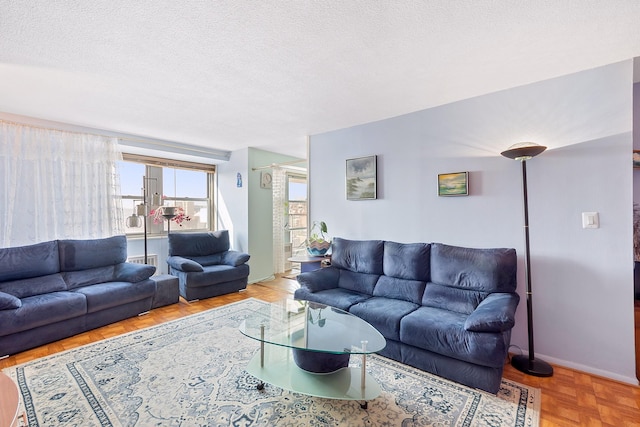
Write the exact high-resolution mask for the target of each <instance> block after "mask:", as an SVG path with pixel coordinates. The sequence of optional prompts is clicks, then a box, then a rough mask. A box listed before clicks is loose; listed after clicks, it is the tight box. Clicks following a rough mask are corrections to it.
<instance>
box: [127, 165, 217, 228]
mask: <svg viewBox="0 0 640 427" xmlns="http://www.w3.org/2000/svg"><path fill="white" fill-rule="evenodd" d="M124 157H125V160H123V161H122V162H119V171H120V188H121V192H122V204H123V208H124V216H125V219H124V220H125V227H124V228H125V232H126V234H127V236H135V235H139V234H142V233H144V222H143V221H144V218H142V219H141V220H140V221H139V222H140V224H139V226H138V224H136V222H137V221H136V220H135V219H133V220H131V219H130V218H131V216H132V215H137V214H138V213H143V212H144V208H143V207H139V206H140V205H141V204H142V199H143V196H142V194H143V188H146V190H147V205H148V208H147V209H148V211H147V213H148V216H147V218H146V221H147V224H146V225H147V235H154V234H156V235H163V234H166V232H167V228H168V227H167V220H165V219H164V218H162V217H159V218H157V219H156V218H154V216H153V214H152V212H155V211H156V209H157V208H158V206H156V205H154V204H152V195H154V194H156V193H157V194H158V196H159V198H160V199H161V200H162V204H163V205H164V206H176V207H179V208H182V209H183V210H184V215H185V217H186V218H188V219H185V220H183V221H181V222H177V221H176V220H175V219H174V220H172V221H171V230H172V231H176V230H180V231H208V230H212V229H214V227H213V215H212V212H213V196H212V195H213V191H212V189H213V182H214V180H213V177H214V175H213V167H212V166H209V165H203V166H204V167H203V168H202V169H198V168H197V167H194V166H193V165H191V164H189V166H191V167H190V168H189V169H185V168H184V167H174V165H173V164H171V163H170V161H168V160H166V161H160V159H149V158H137V157H136V156H131V155H124ZM131 158H132V159H131ZM180 166H185V165H184V164H181V165H180Z"/></svg>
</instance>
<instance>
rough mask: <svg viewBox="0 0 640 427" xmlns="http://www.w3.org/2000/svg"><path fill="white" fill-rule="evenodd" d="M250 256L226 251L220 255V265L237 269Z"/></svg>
mask: <svg viewBox="0 0 640 427" xmlns="http://www.w3.org/2000/svg"><path fill="white" fill-rule="evenodd" d="M249 258H251V256H250V255H249V254H246V253H244V252H240V251H227V252H223V254H222V263H223V264H227V265H232V266H234V267H237V266H239V265H242V264H245V263H246V262H248V261H249Z"/></svg>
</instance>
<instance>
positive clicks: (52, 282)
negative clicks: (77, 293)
mask: <svg viewBox="0 0 640 427" xmlns="http://www.w3.org/2000/svg"><path fill="white" fill-rule="evenodd" d="M66 290H67V284H66V283H65V282H64V280H63V279H62V276H61V275H60V274H58V273H56V274H49V275H46V276H40V277H31V278H29V279H19V280H10V281H8V282H2V283H0V292H6V293H8V294H11V295H14V296H16V297H18V298H26V297H30V296H34V295H40V294H48V293H50V292H58V291H66Z"/></svg>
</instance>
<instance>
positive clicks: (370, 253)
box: [331, 237, 384, 291]
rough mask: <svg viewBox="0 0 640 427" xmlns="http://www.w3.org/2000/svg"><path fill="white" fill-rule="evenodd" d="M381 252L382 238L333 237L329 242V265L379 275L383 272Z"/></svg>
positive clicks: (382, 246)
mask: <svg viewBox="0 0 640 427" xmlns="http://www.w3.org/2000/svg"><path fill="white" fill-rule="evenodd" d="M383 253H384V242H383V241H382V240H347V239H342V238H340V237H334V238H333V241H332V243H331V265H332V266H334V267H337V268H341V269H343V270H349V271H352V272H354V273H367V274H377V275H380V274H383V268H382V258H383ZM372 291H373V289H372Z"/></svg>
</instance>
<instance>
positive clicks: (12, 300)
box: [0, 292, 22, 310]
mask: <svg viewBox="0 0 640 427" xmlns="http://www.w3.org/2000/svg"><path fill="white" fill-rule="evenodd" d="M20 307H22V301H21V300H20V298H18V297H16V296H13V295H11V294H7V293H5V292H0V310H13V309H16V308H20Z"/></svg>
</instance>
